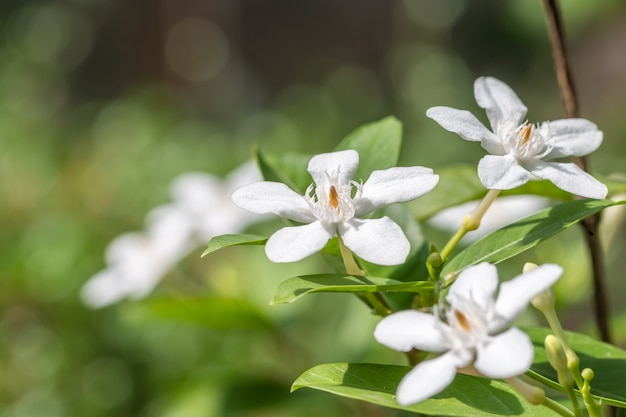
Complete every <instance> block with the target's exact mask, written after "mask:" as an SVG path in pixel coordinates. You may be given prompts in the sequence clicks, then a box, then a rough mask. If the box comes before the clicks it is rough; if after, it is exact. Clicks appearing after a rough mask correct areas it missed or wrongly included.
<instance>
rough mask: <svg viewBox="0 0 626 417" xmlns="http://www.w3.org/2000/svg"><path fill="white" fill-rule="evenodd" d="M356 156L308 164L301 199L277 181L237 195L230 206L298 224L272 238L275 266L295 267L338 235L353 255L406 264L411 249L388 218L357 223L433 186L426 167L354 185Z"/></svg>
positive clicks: (379, 174)
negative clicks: (309, 179) (308, 177)
mask: <svg viewBox="0 0 626 417" xmlns="http://www.w3.org/2000/svg"><path fill="white" fill-rule="evenodd" d="M358 164H359V154H358V153H357V152H356V151H354V150H345V151H339V152H332V153H326V154H320V155H316V156H314V157H313V158H311V160H310V161H309V165H308V171H309V173H310V174H311V177H312V178H313V182H314V183H313V184H311V186H309V188H308V189H307V190H306V193H305V194H304V195H300V194H298V193H296V192H295V191H293V190H292V189H290V188H289V187H287V186H286V185H285V184H282V183H278V182H270V181H264V182H259V183H256V184H250V185H248V186H245V187H243V188H240V189H239V190H237V191H235V192H234V193H233V195H232V200H233V202H234V203H235V204H236V205H237V206H239V207H241V208H244V209H246V210H249V211H252V212H254V213H260V214H265V213H273V214H276V215H279V216H281V217H285V218H287V219H290V220H294V221H296V222H299V223H305V224H304V225H301V226H291V227H285V228H282V229H280V230H278V231H277V232H276V233H274V234H273V235H272V236H271V237H270V238H269V240H268V241H267V244H266V246H265V251H266V254H267V256H268V258H269V259H270V260H271V261H273V262H293V261H297V260H300V259H303V258H305V257H307V256H309V255H312V254H314V253H316V252H318V251H320V250H321V249H322V248H323V247H324V246H325V245H326V243H327V242H328V240H329V239H331V238H332V237H333V236H335V235H336V234H338V235H339V236H340V237H341V239H342V241H343V243H344V244H345V245H346V246H347V247H348V248H349V249H350V250H352V251H353V252H354V253H355V254H357V255H358V256H360V257H361V258H363V259H365V260H366V261H370V262H373V263H376V264H380V265H397V264H401V263H402V262H404V261H405V259H406V257H407V256H408V254H409V251H410V244H409V241H408V239H407V238H406V236H405V235H404V233H403V232H402V229H401V228H400V227H399V226H398V225H397V224H396V223H394V222H393V221H392V220H391V219H390V218H389V217H386V216H385V217H382V218H378V219H368V218H360V217H361V216H364V215H367V214H369V213H372V212H374V211H375V210H378V209H379V208H381V207H384V206H387V205H389V204H392V203H398V202H405V201H409V200H413V199H414V198H417V197H419V196H421V195H422V194H425V193H427V192H428V191H430V190H431V189H433V188H434V187H435V185H436V184H437V181H438V180H439V176H438V175H435V174H433V171H432V170H431V169H430V168H424V167H395V168H389V169H385V170H379V171H374V172H372V174H371V175H370V177H369V178H368V179H367V181H366V182H365V183H364V184H361V183H360V182H357V181H354V180H352V177H353V175H354V173H355V172H356V169H357V167H358Z"/></svg>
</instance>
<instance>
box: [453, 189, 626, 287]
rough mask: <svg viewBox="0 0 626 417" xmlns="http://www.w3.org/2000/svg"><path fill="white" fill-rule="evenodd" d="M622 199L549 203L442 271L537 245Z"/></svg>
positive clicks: (502, 257)
mask: <svg viewBox="0 0 626 417" xmlns="http://www.w3.org/2000/svg"><path fill="white" fill-rule="evenodd" d="M623 203H626V201H621V202H613V201H611V200H574V201H570V202H567V203H563V204H559V205H557V206H553V207H548V208H546V209H544V210H541V211H540V212H538V213H535V214H533V215H531V216H528V217H525V218H523V219H521V220H518V221H516V222H515V223H513V224H510V225H508V226H506V227H504V228H502V229H500V230H497V231H495V232H493V233H491V234H489V235H488V236H485V237H484V238H482V239H480V240H478V241H477V242H476V243H474V244H472V245H470V246H468V247H467V248H465V249H464V250H463V251H461V252H460V253H459V254H458V255H456V256H455V257H454V258H453V259H452V260H450V262H449V263H448V264H446V265H445V266H444V268H443V271H442V275H444V276H445V275H448V274H449V273H451V272H455V271H460V270H462V269H464V268H467V267H468V266H470V265H475V264H477V263H480V262H492V263H498V262H501V261H503V260H505V259H508V258H510V257H512V256H515V255H517V254H519V253H521V252H524V251H526V250H528V249H530V248H532V247H534V246H536V245H538V244H539V243H541V242H543V241H544V240H546V239H548V238H550V237H552V236H554V235H555V234H557V233H559V232H561V231H563V230H565V229H567V228H568V227H571V226H572V225H574V224H576V223H577V222H579V221H581V220H582V219H584V218H585V217H587V216H590V215H592V214H594V213H597V212H599V211H601V210H602V209H604V208H606V207H610V206H613V205H615V204H623Z"/></svg>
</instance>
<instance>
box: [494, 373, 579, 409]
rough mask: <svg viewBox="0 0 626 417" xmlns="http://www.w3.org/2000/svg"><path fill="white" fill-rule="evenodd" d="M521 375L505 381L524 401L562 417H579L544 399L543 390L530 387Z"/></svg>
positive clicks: (563, 407) (550, 400)
mask: <svg viewBox="0 0 626 417" xmlns="http://www.w3.org/2000/svg"><path fill="white" fill-rule="evenodd" d="M522 377H524V375H521V376H519V377H511V378H506V379H505V381H506V382H507V383H508V384H509V385H511V387H513V388H514V389H515V391H517V392H518V393H519V394H521V395H522V396H523V397H524V398H526V400H527V401H528V402H529V403H531V404H534V405H543V406H544V407H548V408H549V409H551V410H554V411H556V412H557V413H559V414H560V415H562V416H563V417H580V414H578V413H576V414H575V413H574V412H572V410H570V409H569V408H567V407H565V406H564V405H562V404H559V403H558V402H556V401H554V400H552V399H550V398H548V397H546V393H545V391H544V390H543V389H541V388H539V387H537V386H534V385H531V384H529V383H527V382H525V381H524V380H523V379H522Z"/></svg>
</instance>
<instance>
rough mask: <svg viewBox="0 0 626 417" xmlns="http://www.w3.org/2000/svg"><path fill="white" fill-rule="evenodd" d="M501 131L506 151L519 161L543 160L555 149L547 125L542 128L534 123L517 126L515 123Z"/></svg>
mask: <svg viewBox="0 0 626 417" xmlns="http://www.w3.org/2000/svg"><path fill="white" fill-rule="evenodd" d="M499 130H500V133H501V134H500V135H499V136H500V137H501V138H502V140H503V145H504V149H505V151H506V152H507V153H508V154H510V155H513V156H514V157H515V159H517V160H518V161H528V160H534V159H542V158H543V157H544V156H546V155H547V154H548V153H550V151H551V150H552V148H553V147H554V144H553V140H551V134H550V126H549V125H548V124H547V123H545V124H543V125H542V126H537V125H533V124H532V123H524V124H522V125H519V126H515V123H511V122H509V123H505V125H504V126H502V128H501V129H499Z"/></svg>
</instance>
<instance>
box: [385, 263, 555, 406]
mask: <svg viewBox="0 0 626 417" xmlns="http://www.w3.org/2000/svg"><path fill="white" fill-rule="evenodd" d="M562 272H563V270H562V268H561V267H560V266H558V265H554V264H544V265H542V266H540V267H537V268H536V269H533V270H531V271H529V272H526V273H524V274H522V275H519V276H518V277H516V278H514V279H512V280H510V281H506V282H504V283H502V284H501V285H500V289H499V291H498V293H497V297H495V296H496V292H497V290H498V272H497V270H496V267H495V266H493V265H491V264H489V263H482V264H479V265H476V266H472V267H469V268H467V269H466V270H464V271H463V272H461V273H460V274H459V276H458V278H457V280H456V281H455V282H454V283H453V284H452V285H451V286H450V291H449V293H448V295H447V296H446V301H447V303H448V307H447V308H445V315H446V321H443V320H442V319H440V318H439V316H437V315H432V314H427V313H423V312H420V311H414V310H407V311H400V312H398V313H394V314H391V315H389V316H387V317H385V318H383V319H382V320H381V321H380V323H379V324H378V326H376V330H375V331H374V337H375V338H376V340H378V342H380V343H382V344H384V345H385V346H388V347H390V348H392V349H395V350H399V351H402V352H408V351H410V350H411V349H414V348H415V349H419V350H423V351H428V352H445V353H443V354H442V355H440V356H437V357H436V358H434V359H430V360H426V361H424V362H421V363H420V364H418V365H417V366H416V367H415V368H414V369H412V370H411V371H410V372H409V373H408V374H407V375H406V376H405V377H404V379H403V380H402V381H401V382H400V385H399V386H398V390H397V392H396V394H397V401H398V403H399V404H402V405H409V404H413V403H416V402H419V401H422V400H425V399H427V398H429V397H431V396H433V395H436V394H438V393H439V392H441V391H442V390H443V389H444V388H445V387H447V386H448V385H449V384H450V383H451V382H452V380H453V379H454V376H455V375H456V372H457V370H458V369H461V368H464V367H468V366H470V365H472V364H473V367H474V368H475V370H477V371H478V372H479V373H481V374H482V375H485V376H487V377H491V378H510V377H513V376H516V375H520V374H522V373H524V372H526V371H527V370H528V368H529V367H530V364H531V363H532V359H533V352H534V351H533V345H532V343H531V341H530V338H529V337H528V335H526V333H524V332H522V331H521V330H519V329H518V328H515V327H512V328H510V329H508V330H506V331H504V332H502V333H500V332H501V331H502V330H503V329H504V328H505V327H506V326H507V325H508V324H509V323H510V322H511V321H512V320H513V318H515V317H516V316H517V315H518V314H520V313H521V312H522V311H523V310H524V309H525V308H526V306H527V305H528V303H529V301H530V300H531V299H532V298H534V297H535V296H536V295H538V294H539V293H541V292H543V291H544V290H546V289H548V288H549V287H550V286H551V285H552V284H554V283H555V282H556V281H557V279H558V278H559V277H560V276H561V274H562Z"/></svg>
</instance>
